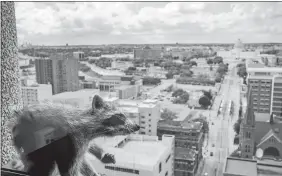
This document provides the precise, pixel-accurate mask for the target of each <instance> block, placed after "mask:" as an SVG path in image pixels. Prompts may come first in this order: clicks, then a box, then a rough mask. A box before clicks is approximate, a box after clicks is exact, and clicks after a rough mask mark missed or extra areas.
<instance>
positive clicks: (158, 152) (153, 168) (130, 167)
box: [87, 135, 174, 176]
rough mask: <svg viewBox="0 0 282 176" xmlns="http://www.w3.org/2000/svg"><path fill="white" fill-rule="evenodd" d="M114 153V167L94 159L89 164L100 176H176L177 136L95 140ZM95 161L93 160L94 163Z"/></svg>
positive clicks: (131, 136)
mask: <svg viewBox="0 0 282 176" xmlns="http://www.w3.org/2000/svg"><path fill="white" fill-rule="evenodd" d="M94 140H95V141H97V143H98V142H99V143H101V144H102V147H103V148H106V150H107V151H109V152H110V153H113V154H114V156H115V159H116V163H115V164H103V163H101V162H99V161H98V160H97V159H96V158H95V157H94V156H92V155H89V156H88V158H87V160H88V161H90V162H91V165H92V166H93V168H94V169H95V170H96V171H97V172H98V173H99V174H100V175H101V176H134V175H140V176H173V175H174V173H173V165H174V136H172V135H164V136H163V137H162V140H158V137H157V136H147V135H129V136H122V137H116V138H115V139H114V138H109V139H107V138H104V139H101V138H99V139H94ZM92 158H93V159H92Z"/></svg>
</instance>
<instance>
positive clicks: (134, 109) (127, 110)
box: [118, 107, 139, 113]
mask: <svg viewBox="0 0 282 176" xmlns="http://www.w3.org/2000/svg"><path fill="white" fill-rule="evenodd" d="M118 109H120V110H121V111H122V112H124V113H139V110H138V107H119V108H118Z"/></svg>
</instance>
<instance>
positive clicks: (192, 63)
mask: <svg viewBox="0 0 282 176" xmlns="http://www.w3.org/2000/svg"><path fill="white" fill-rule="evenodd" d="M190 64H191V66H194V65H195V66H197V65H198V64H197V62H196V61H191V62H190Z"/></svg>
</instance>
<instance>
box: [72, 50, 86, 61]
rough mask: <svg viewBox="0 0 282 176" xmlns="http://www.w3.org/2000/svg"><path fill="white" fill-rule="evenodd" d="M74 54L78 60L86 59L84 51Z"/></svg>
mask: <svg viewBox="0 0 282 176" xmlns="http://www.w3.org/2000/svg"><path fill="white" fill-rule="evenodd" d="M73 56H74V58H76V59H78V60H80V59H84V52H82V51H77V52H73Z"/></svg>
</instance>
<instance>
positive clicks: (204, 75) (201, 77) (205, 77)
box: [197, 73, 209, 80]
mask: <svg viewBox="0 0 282 176" xmlns="http://www.w3.org/2000/svg"><path fill="white" fill-rule="evenodd" d="M197 78H198V79H199V80H206V79H208V78H209V75H208V74H205V73H201V74H199V75H198V76H197Z"/></svg>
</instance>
